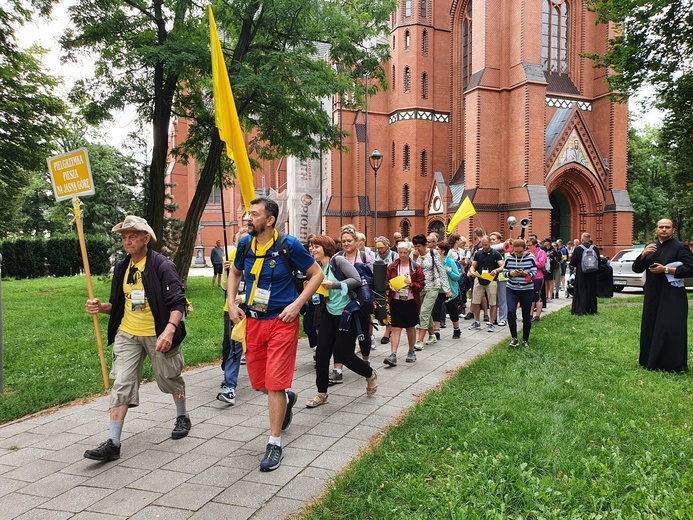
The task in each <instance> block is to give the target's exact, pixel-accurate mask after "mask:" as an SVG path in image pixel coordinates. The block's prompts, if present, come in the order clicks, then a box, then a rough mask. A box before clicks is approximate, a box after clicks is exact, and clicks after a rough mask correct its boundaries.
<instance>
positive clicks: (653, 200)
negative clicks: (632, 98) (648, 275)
mask: <svg viewBox="0 0 693 520" xmlns="http://www.w3.org/2000/svg"><path fill="white" fill-rule="evenodd" d="M628 139H629V146H628V193H629V194H630V200H631V203H632V204H633V209H634V210H635V216H634V219H633V235H634V239H635V240H636V241H640V242H645V243H646V242H650V241H651V240H652V232H653V230H654V228H655V224H656V223H657V221H658V220H659V219H660V218H662V217H663V216H667V215H670V214H671V207H672V200H674V199H673V196H674V183H673V176H672V174H671V172H670V170H669V165H668V164H667V159H666V153H663V149H662V136H661V129H660V128H653V127H646V128H645V129H644V130H637V129H635V128H631V129H630V131H629V136H628ZM664 152H666V151H665V150H664Z"/></svg>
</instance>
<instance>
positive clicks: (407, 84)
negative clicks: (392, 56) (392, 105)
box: [404, 67, 411, 93]
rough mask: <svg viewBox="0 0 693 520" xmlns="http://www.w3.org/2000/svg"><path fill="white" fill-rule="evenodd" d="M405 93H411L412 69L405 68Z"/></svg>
mask: <svg viewBox="0 0 693 520" xmlns="http://www.w3.org/2000/svg"><path fill="white" fill-rule="evenodd" d="M404 92H406V93H409V92H411V69H410V68H409V67H404Z"/></svg>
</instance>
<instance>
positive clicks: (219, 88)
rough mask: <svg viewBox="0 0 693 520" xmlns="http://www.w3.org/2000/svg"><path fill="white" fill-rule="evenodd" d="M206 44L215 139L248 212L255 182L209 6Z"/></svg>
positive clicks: (253, 196) (212, 14)
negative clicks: (231, 166)
mask: <svg viewBox="0 0 693 520" xmlns="http://www.w3.org/2000/svg"><path fill="white" fill-rule="evenodd" d="M209 44H210V47H211V49H212V86H213V88H214V118H215V120H216V125H217V128H218V129H219V137H220V138H221V140H222V141H224V143H226V155H228V156H229V159H231V160H232V161H233V162H234V163H235V164H236V177H238V184H239V186H240V188H241V195H242V196H243V205H244V206H245V210H246V211H250V201H251V200H253V199H254V198H255V182H254V181H253V171H252V170H251V169H250V161H249V160H248V150H246V147H245V141H244V140H243V132H242V131H241V124H240V123H239V122H238V113H237V112H236V103H235V102H234V100H233V92H231V82H230V81H229V73H228V71H227V70H226V62H225V61H224V53H223V52H222V50H221V43H220V42H219V35H218V34H217V26H216V22H215V21H214V13H213V12H212V6H211V5H210V6H209Z"/></svg>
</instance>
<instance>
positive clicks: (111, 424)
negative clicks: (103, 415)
mask: <svg viewBox="0 0 693 520" xmlns="http://www.w3.org/2000/svg"><path fill="white" fill-rule="evenodd" d="M122 434H123V421H108V438H109V439H111V441H113V444H114V445H115V446H120V436H121V435H122Z"/></svg>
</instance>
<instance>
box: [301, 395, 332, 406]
mask: <svg viewBox="0 0 693 520" xmlns="http://www.w3.org/2000/svg"><path fill="white" fill-rule="evenodd" d="M327 400H328V399H327V394H325V395H322V394H318V395H316V396H315V397H313V398H312V399H311V400H310V401H308V402H307V403H306V408H316V407H318V406H320V405H321V404H327Z"/></svg>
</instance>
